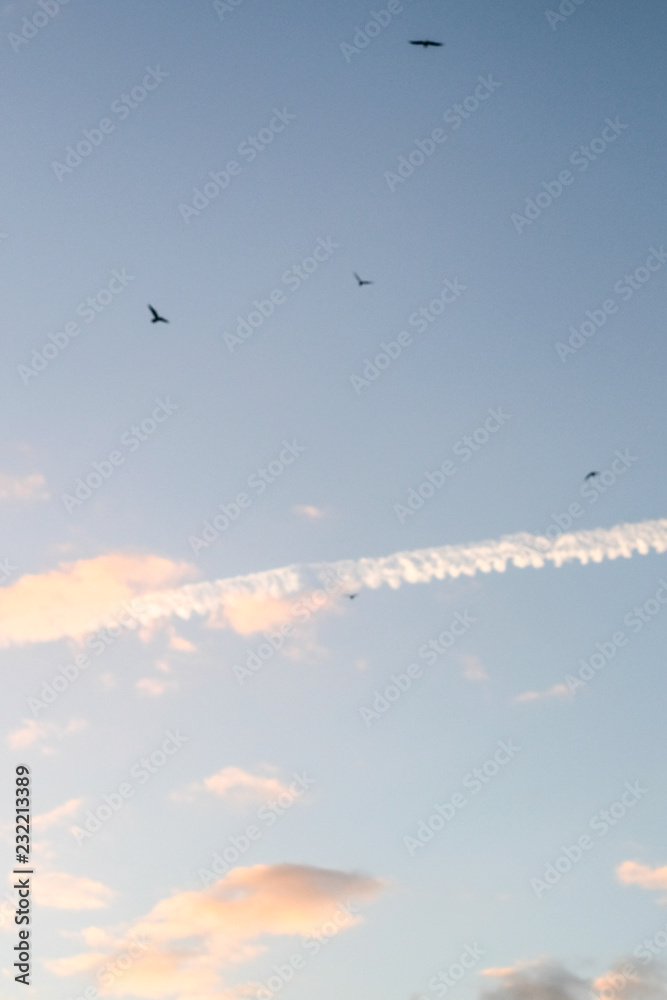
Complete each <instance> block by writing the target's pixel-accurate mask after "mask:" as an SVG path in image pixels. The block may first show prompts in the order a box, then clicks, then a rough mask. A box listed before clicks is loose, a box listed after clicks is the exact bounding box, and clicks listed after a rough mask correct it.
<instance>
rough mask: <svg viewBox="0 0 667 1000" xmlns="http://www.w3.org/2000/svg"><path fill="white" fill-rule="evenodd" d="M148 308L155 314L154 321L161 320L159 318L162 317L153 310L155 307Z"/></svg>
mask: <svg viewBox="0 0 667 1000" xmlns="http://www.w3.org/2000/svg"><path fill="white" fill-rule="evenodd" d="M148 308H149V309H150V311H151V312H152V313H153V318H154V319H159V318H160V317H159V316H158V314H157V312H156V310H155V309H153V306H149V307H148Z"/></svg>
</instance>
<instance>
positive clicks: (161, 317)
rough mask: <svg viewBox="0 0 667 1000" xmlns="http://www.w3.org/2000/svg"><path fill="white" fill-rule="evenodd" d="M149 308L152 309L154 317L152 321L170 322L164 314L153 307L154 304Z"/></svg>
mask: <svg viewBox="0 0 667 1000" xmlns="http://www.w3.org/2000/svg"><path fill="white" fill-rule="evenodd" d="M148 308H149V309H150V311H151V312H152V314H153V319H152V320H151V323H168V322H169V320H168V319H165V318H164V316H160V315H159V314H158V312H157V310H156V309H153V306H149V307H148Z"/></svg>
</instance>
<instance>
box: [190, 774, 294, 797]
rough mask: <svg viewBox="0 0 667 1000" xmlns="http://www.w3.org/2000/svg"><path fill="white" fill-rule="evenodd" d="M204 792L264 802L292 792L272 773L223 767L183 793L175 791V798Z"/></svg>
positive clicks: (193, 795) (290, 795)
mask: <svg viewBox="0 0 667 1000" xmlns="http://www.w3.org/2000/svg"><path fill="white" fill-rule="evenodd" d="M202 792H210V793H212V794H213V795H218V796H219V797H220V798H221V799H228V800H230V801H232V802H262V801H264V800H265V799H267V798H269V797H270V796H274V797H277V796H278V795H282V794H285V795H288V796H289V797H290V799H291V798H292V794H291V792H290V789H289V786H288V785H285V784H283V782H282V781H279V779H278V778H274V777H272V776H270V775H262V774H251V773H250V772H249V771H244V770H243V769H242V768H240V767H223V768H222V769H221V770H220V771H218V772H217V773H216V774H212V775H211V776H210V777H208V778H204V780H203V781H198V782H195V783H194V784H192V785H189V786H188V788H187V789H186V790H185V792H183V793H178V792H176V793H174V796H173V797H174V798H179V799H183V798H185V799H192V798H194V797H195V796H197V795H200V794H201V793H202Z"/></svg>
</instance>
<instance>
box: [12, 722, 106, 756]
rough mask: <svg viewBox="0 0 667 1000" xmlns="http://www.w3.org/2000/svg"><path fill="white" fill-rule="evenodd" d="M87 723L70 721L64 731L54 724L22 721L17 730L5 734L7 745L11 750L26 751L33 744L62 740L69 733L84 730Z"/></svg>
mask: <svg viewBox="0 0 667 1000" xmlns="http://www.w3.org/2000/svg"><path fill="white" fill-rule="evenodd" d="M87 725H88V723H87V722H86V720H85V719H72V720H71V721H70V722H68V723H67V725H66V726H65V728H64V729H62V728H61V727H60V726H58V725H57V724H56V723H55V722H38V721H37V720H36V719H24V720H23V725H22V726H21V727H20V728H19V729H14V730H12V732H11V733H8V734H7V743H8V745H9V747H10V748H11V749H12V750H26V749H27V748H28V747H31V746H34V744H35V743H40V742H44V741H45V740H50V739H52V738H56V739H62V738H63V736H69V735H70V734H71V733H78V732H79V731H80V730H82V729H85V728H86V726H87Z"/></svg>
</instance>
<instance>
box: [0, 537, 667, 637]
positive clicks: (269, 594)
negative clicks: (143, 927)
mask: <svg viewBox="0 0 667 1000" xmlns="http://www.w3.org/2000/svg"><path fill="white" fill-rule="evenodd" d="M538 543H543V546H546V548H543V549H541V550H540V551H537V549H536V548H535V547H534V546H536V545H537V544H538ZM652 549H653V550H654V551H656V552H660V553H662V552H667V519H663V520H657V521H642V522H639V523H638V524H621V525H616V527H614V528H609V529H603V528H597V529H594V530H591V531H576V532H572V533H571V534H565V535H561V536H560V537H559V538H557V539H556V540H555V541H554V542H550V541H549V540H548V539H546V538H540V537H537V536H533V535H529V534H527V533H521V534H516V535H506V536H504V537H503V538H500V539H497V540H490V541H484V542H476V543H472V544H465V545H444V546H441V547H440V548H431V549H418V550H416V551H413V552H396V553H394V555H391V556H385V557H382V558H364V559H345V560H341V561H339V562H335V563H314V564H309V565H294V566H284V567H282V568H280V569H273V570H266V571H264V572H261V573H251V574H249V575H247V576H236V577H229V578H226V579H222V580H214V581H212V582H204V583H195V584H192V583H191V584H186V585H185V586H181V587H179V588H178V589H167V590H165V589H164V586H165V585H166V584H172V583H174V582H176V580H177V579H178V578H180V577H183V576H186V575H188V574H191V573H193V572H194V570H193V568H192V567H191V566H189V565H188V564H185V563H174V562H171V560H169V559H162V558H159V557H157V556H128V555H120V554H112V555H106V556H98V557H97V558H95V559H88V560H79V561H78V562H73V563H61V565H60V567H59V569H57V570H51V571H49V572H47V573H43V574H41V575H36V576H24V577H21V578H20V579H19V580H18V581H17V582H16V583H14V584H13V585H12V586H10V587H4V588H0V646H9V645H12V644H24V643H32V642H48V641H52V640H55V639H61V638H66V637H70V638H74V639H81V638H82V637H83V636H84V635H87V634H88V633H90V632H92V631H94V630H95V629H96V628H99V627H100V626H102V625H103V624H105V622H106V621H108V619H109V618H110V617H113V616H114V614H117V613H120V608H121V606H122V603H123V602H127V601H128V600H132V599H133V598H137V597H139V596H141V604H142V605H143V610H141V609H136V610H135V611H134V612H133V613H134V614H135V616H136V618H137V619H138V620H139V621H140V622H141V623H142V626H143V627H144V634H145V635H146V637H150V635H151V634H152V632H151V630H152V629H153V628H155V627H156V624H157V623H158V622H161V621H164V620H166V619H169V618H171V617H173V616H174V615H176V616H178V617H179V618H183V619H188V618H190V617H191V616H192V615H204V616H208V620H209V624H210V625H212V626H217V627H227V626H230V627H231V628H233V629H235V630H236V631H237V632H239V633H240V634H242V635H248V634H250V633H252V632H257V631H262V630H264V629H267V628H272V627H273V626H275V625H277V624H279V623H281V622H284V621H285V620H287V619H288V618H289V617H290V616H292V615H293V613H294V609H293V608H292V607H291V606H290V605H289V604H288V600H287V599H288V598H289V597H290V595H296V594H302V595H303V594H306V593H312V597H313V601H315V598H316V597H317V598H318V600H319V598H320V597H322V595H323V599H322V600H321V601H320V603H319V604H316V605H315V607H320V608H321V607H324V606H326V605H327V604H330V603H331V597H329V596H327V594H329V595H330V594H332V593H334V594H340V593H342V592H344V591H345V592H347V591H348V588H349V589H354V590H355V591H356V590H357V589H359V588H361V587H370V588H371V589H376V588H378V587H381V586H389V587H391V588H392V589H394V590H395V589H397V588H398V587H401V586H402V585H404V584H406V583H407V584H410V583H428V582H429V581H431V580H444V579H445V578H447V577H452V578H454V579H456V578H457V577H459V576H474V575H475V574H476V573H491V572H498V573H502V572H504V571H505V570H506V569H507V567H508V566H514V567H516V568H519V569H522V568H526V567H528V566H532V567H533V568H535V569H538V568H540V567H543V566H546V565H547V564H548V563H552V564H553V565H554V566H555V567H559V566H563V565H565V564H566V563H569V562H574V561H579V562H580V563H582V564H584V565H586V564H587V563H589V562H594V563H598V562H601V561H602V560H603V559H617V558H620V557H623V558H626V559H629V558H630V557H631V556H632V555H633V553H635V552H639V553H640V554H642V555H646V554H647V553H648V552H650V551H651V550H652ZM325 590H326V592H327V593H326V594H325V593H324V591H325ZM141 634H142V633H140V635H141Z"/></svg>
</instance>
